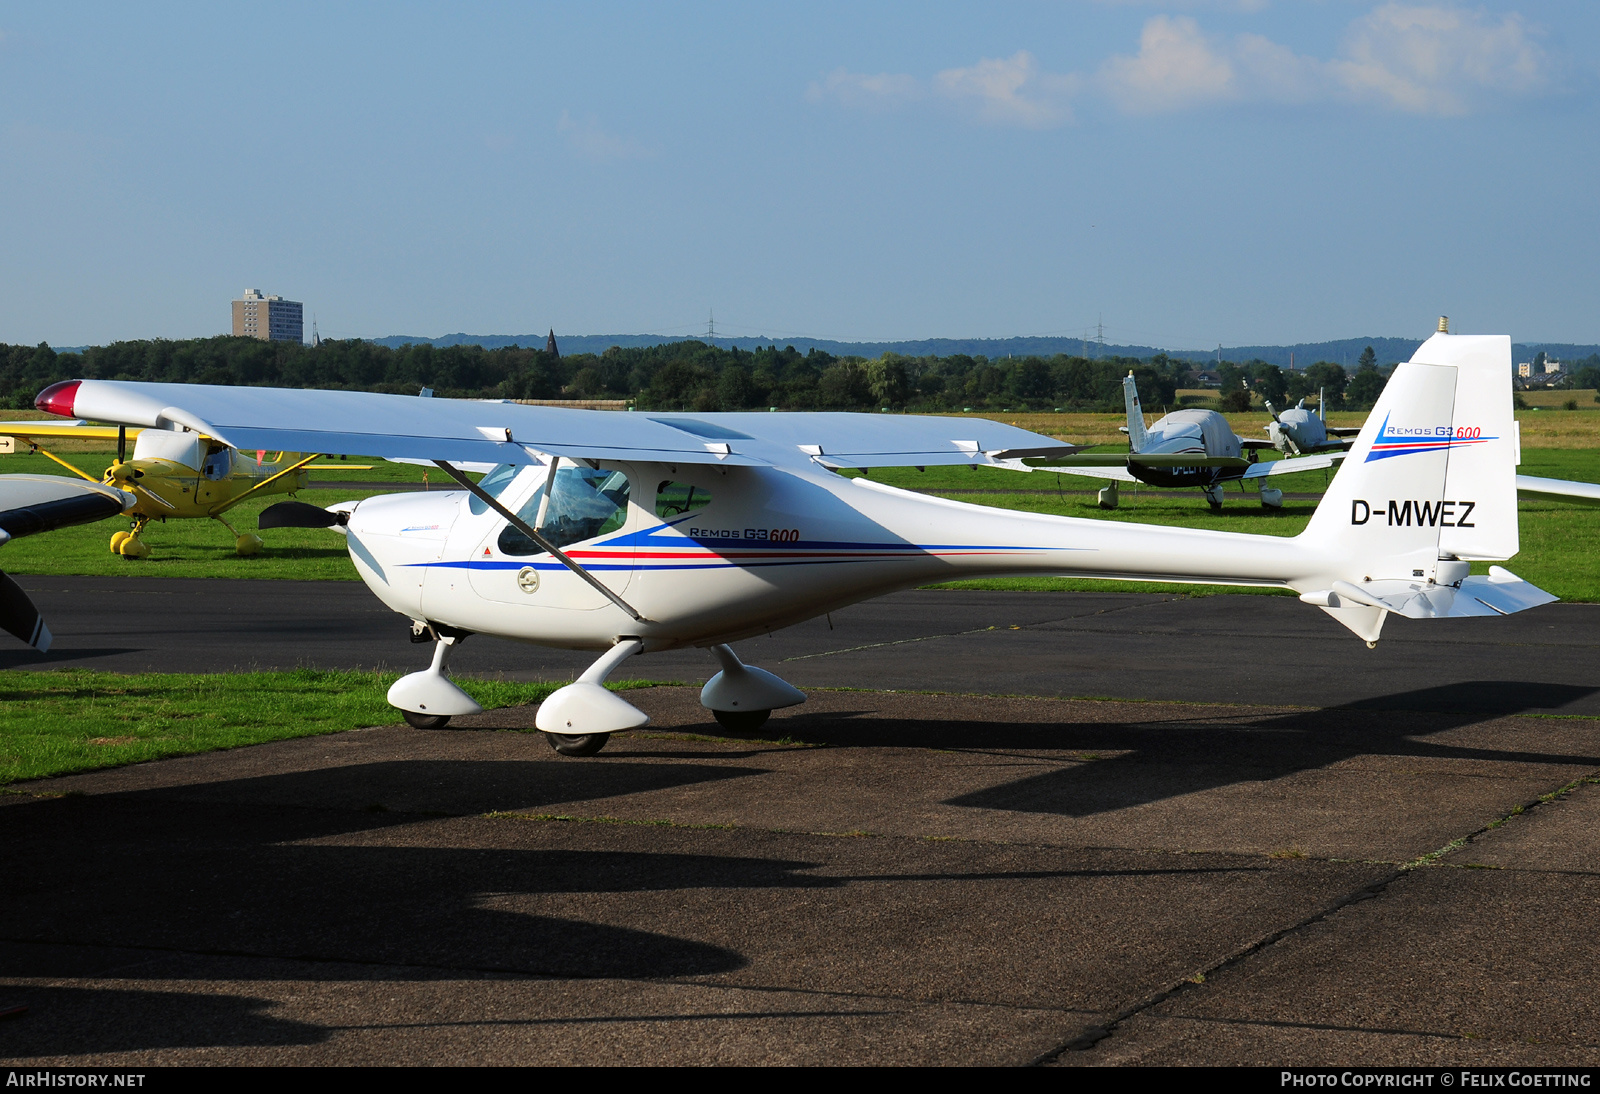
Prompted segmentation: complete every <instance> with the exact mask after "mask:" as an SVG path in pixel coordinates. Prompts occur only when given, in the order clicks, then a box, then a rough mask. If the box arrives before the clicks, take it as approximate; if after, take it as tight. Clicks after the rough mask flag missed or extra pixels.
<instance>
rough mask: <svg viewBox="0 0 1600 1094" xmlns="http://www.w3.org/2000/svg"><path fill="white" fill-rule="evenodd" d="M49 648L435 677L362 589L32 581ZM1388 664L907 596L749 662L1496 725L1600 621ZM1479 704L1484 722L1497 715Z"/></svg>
mask: <svg viewBox="0 0 1600 1094" xmlns="http://www.w3.org/2000/svg"><path fill="white" fill-rule="evenodd" d="M17 581H18V583H19V584H20V585H22V587H23V588H24V589H25V590H27V592H28V594H29V595H30V596H31V597H32V598H33V600H34V602H35V603H36V604H38V606H39V609H40V611H42V612H43V613H44V616H45V619H46V621H47V622H48V623H49V625H50V629H51V631H52V633H53V634H54V635H55V643H54V645H53V646H52V647H51V650H50V652H49V653H48V654H46V655H42V656H41V655H40V654H37V653H35V652H34V651H32V650H28V649H26V648H23V647H20V646H17V645H16V644H14V643H13V644H10V645H8V646H7V647H6V648H4V649H3V650H0V668H29V667H40V666H60V667H66V666H78V667H83V668H95V669H105V670H108V671H113V672H240V671H253V670H261V669H292V668H296V667H299V666H308V667H314V668H386V669H391V670H399V671H411V670H412V669H417V668H422V667H425V666H426V664H427V662H428V658H429V657H430V655H431V648H430V647H429V646H427V645H414V644H412V643H411V641H410V638H409V632H410V620H408V619H406V618H404V617H402V616H400V615H397V614H396V613H394V612H392V611H390V610H389V609H387V608H385V607H384V606H383V605H382V604H381V603H379V602H378V600H377V599H376V598H375V597H374V596H373V595H372V594H371V593H370V592H368V591H367V589H366V587H365V586H364V585H361V584H359V583H355V582H333V581H306V582H295V581H226V580H204V579H181V578H180V579H173V578H121V577H33V576H27V575H20V576H18V578H17ZM1383 634H1384V636H1383V639H1382V641H1380V642H1379V643H1378V647H1377V648H1376V649H1372V650H1369V649H1367V648H1366V646H1365V644H1364V643H1362V642H1361V641H1360V640H1358V639H1356V638H1355V637H1354V636H1352V635H1351V634H1350V633H1349V632H1348V631H1346V630H1345V629H1344V628H1343V627H1341V626H1340V625H1339V624H1337V623H1335V622H1334V621H1333V620H1332V619H1330V618H1329V617H1328V616H1327V615H1326V614H1325V613H1324V612H1322V611H1321V610H1320V609H1317V608H1314V607H1310V606H1308V605H1305V604H1301V603H1300V602H1299V601H1297V600H1295V599H1294V598H1292V597H1279V596H1255V595H1222V596H1207V597H1193V598H1189V597H1182V596H1171V595H1164V594H1149V593H1104V594H1099V593H1015V592H980V591H971V590H930V591H916V592H905V593H898V594H895V595H892V596H886V597H880V598H878V599H876V600H871V601H867V602H866V603H863V604H859V605H856V606H854V607H850V608H847V609H845V610H843V611H838V612H834V613H832V615H831V616H827V617H824V618H821V619H815V620H811V621H810V622H807V623H803V624H800V625H799V626H794V627H789V628H787V629H785V630H782V631H779V632H777V633H776V634H773V635H771V636H767V637H761V638H755V639H751V640H749V641H745V642H741V643H738V644H737V649H738V651H739V654H740V656H741V657H743V658H744V659H745V660H746V661H747V662H749V663H750V664H755V665H761V666H764V667H766V668H768V669H770V670H772V671H774V672H777V673H778V674H779V675H780V676H782V677H784V678H785V679H787V680H789V681H791V682H792V683H794V684H795V685H796V686H798V687H801V688H805V687H853V688H867V689H872V690H905V691H937V692H966V693H973V694H983V695H1037V696H1052V697H1114V698H1123V699H1159V700H1173V701H1179V702H1206V703H1258V704H1283V703H1288V704H1297V705H1306V706H1318V707H1328V706H1346V705H1352V704H1377V705H1378V706H1380V707H1383V708H1385V709H1395V708H1398V707H1403V708H1407V709H1445V710H1457V709H1473V710H1476V709H1493V710H1504V711H1512V710H1516V711H1522V710H1529V711H1545V712H1559V713H1563V714H1584V715H1594V716H1600V671H1597V665H1600V605H1588V604H1559V603H1558V604H1553V605H1549V606H1547V607H1543V608H1539V609H1536V610H1533V611H1528V612H1523V613H1520V614H1518V615H1514V616H1509V617H1506V618H1489V619H1457V620H1425V621H1416V620H1409V619H1403V618H1400V617H1397V616H1391V617H1390V618H1389V621H1388V622H1387V623H1386V624H1385V626H1384V632H1383ZM592 659H593V655H591V654H585V653H577V652H573V651H567V650H552V649H546V648H543V647H539V646H530V645H524V644H521V643H517V642H509V641H506V640H503V639H497V638H488V637H484V636H474V637H472V638H470V639H468V640H467V641H466V642H465V643H463V644H462V645H461V647H460V648H459V650H458V652H456V653H455V654H454V655H453V657H452V661H451V668H452V671H454V672H456V673H458V674H461V675H464V676H471V675H484V676H501V677H504V678H507V679H515V680H570V679H572V678H573V677H574V676H576V675H577V674H578V673H580V672H582V671H583V669H584V668H585V667H587V666H588V664H589V662H590V661H591V660H592ZM716 669H717V666H716V662H715V661H714V660H713V659H712V658H711V657H710V655H709V654H707V653H705V652H704V651H701V650H680V651H673V652H669V653H662V654H651V655H647V656H644V657H638V658H635V659H633V660H631V661H629V662H625V663H624V665H623V666H622V667H621V669H619V670H618V671H617V672H616V673H615V674H613V677H612V678H613V679H616V680H625V679H646V680H656V681H676V682H682V683H703V682H704V681H705V680H706V679H707V678H708V677H709V676H710V675H711V674H713V673H714V672H716ZM1486 704H1487V706H1486Z"/></svg>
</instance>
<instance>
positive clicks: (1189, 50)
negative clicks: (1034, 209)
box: [1097, 3, 1546, 114]
mask: <svg viewBox="0 0 1600 1094" xmlns="http://www.w3.org/2000/svg"><path fill="white" fill-rule="evenodd" d="M1544 70H1545V59H1544V53H1543V51H1542V50H1541V49H1540V48H1539V46H1538V45H1537V44H1536V43H1535V42H1534V41H1533V39H1532V38H1531V36H1530V34H1529V31H1528V28H1527V27H1526V26H1525V25H1524V24H1523V22H1522V20H1521V18H1520V17H1518V16H1516V15H1508V16H1506V17H1505V18H1503V19H1501V20H1500V21H1499V22H1498V23H1496V22H1494V21H1492V20H1491V19H1490V17H1488V16H1487V15H1485V14H1484V13H1482V12H1478V11H1465V10H1463V9H1460V8H1456V7H1452V6H1444V5H1412V4H1399V3H1390V4H1384V5H1383V6H1381V7H1378V8H1376V9H1374V10H1373V11H1371V12H1369V13H1368V14H1367V15H1365V16H1363V17H1362V18H1360V19H1357V20H1356V21H1355V22H1354V23H1353V24H1351V26H1350V29H1349V31H1348V32H1347V34H1346V37H1345V42H1344V47H1343V50H1342V55H1341V56H1339V57H1337V58H1334V59H1332V60H1322V59H1319V58H1316V57H1307V56H1304V55H1302V54H1297V53H1295V52H1294V51H1293V50H1291V49H1289V48H1288V47H1286V46H1282V45H1279V44H1278V43H1276V42H1273V41H1272V40H1270V39H1268V38H1263V37H1261V36H1260V35H1257V34H1240V35H1237V36H1235V37H1233V38H1220V37H1213V36H1209V35H1207V34H1205V33H1203V32H1202V31H1201V29H1200V26H1199V24H1198V23H1196V22H1195V20H1193V19H1191V18H1188V17H1176V18H1174V17H1170V16H1164V15H1158V16H1155V17H1154V18H1152V19H1150V20H1148V21H1147V22H1146V23H1145V25H1144V30H1143V32H1142V33H1141V34H1140V37H1139V52H1138V54H1136V55H1134V56H1125V55H1124V56H1117V57H1112V58H1111V59H1110V60H1108V61H1107V62H1106V63H1105V64H1104V65H1103V66H1101V69H1100V72H1099V74H1098V76H1097V84H1098V86H1099V87H1100V89H1101V90H1102V91H1104V92H1105V94H1107V95H1108V96H1109V97H1110V98H1111V99H1112V101H1113V102H1115V103H1116V104H1117V105H1118V106H1120V107H1121V108H1122V109H1123V110H1125V111H1127V112H1129V113H1155V112H1159V111H1170V110H1180V109H1185V108H1189V107H1195V106H1202V105H1205V104H1208V103H1215V102H1224V101H1243V102H1268V103H1308V102H1317V101H1325V102H1337V101H1356V102H1366V103H1372V104H1376V105H1380V106H1386V107H1389V108H1391V109H1395V110H1400V111H1404V112H1407V113H1412V114H1462V113H1465V112H1466V111H1467V110H1468V109H1469V108H1470V107H1471V105H1473V103H1475V102H1476V101H1478V100H1480V99H1481V98H1483V97H1484V96H1485V94H1502V95H1503V94H1522V93H1527V92H1530V91H1535V90H1537V89H1538V88H1540V87H1541V86H1542V85H1543V84H1544V83H1545V82H1546V77H1545V75H1544Z"/></svg>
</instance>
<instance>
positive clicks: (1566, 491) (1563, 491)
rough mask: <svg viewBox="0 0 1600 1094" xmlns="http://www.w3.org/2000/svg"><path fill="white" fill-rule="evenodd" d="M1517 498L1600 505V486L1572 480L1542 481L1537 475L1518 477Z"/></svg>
mask: <svg viewBox="0 0 1600 1094" xmlns="http://www.w3.org/2000/svg"><path fill="white" fill-rule="evenodd" d="M1517 496H1518V497H1519V498H1535V499H1538V500H1540V501H1572V502H1577V503H1578V504H1579V505H1600V484H1596V483H1592V482H1573V481H1571V480H1570V479H1542V478H1539V477H1538V476H1537V475H1518V476H1517Z"/></svg>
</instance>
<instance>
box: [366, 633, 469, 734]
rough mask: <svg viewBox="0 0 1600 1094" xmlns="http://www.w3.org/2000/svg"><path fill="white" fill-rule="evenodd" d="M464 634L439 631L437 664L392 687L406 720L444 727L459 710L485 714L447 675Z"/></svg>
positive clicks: (391, 694)
mask: <svg viewBox="0 0 1600 1094" xmlns="http://www.w3.org/2000/svg"><path fill="white" fill-rule="evenodd" d="M465 638H466V635H464V634H453V635H450V636H448V637H446V636H444V635H439V636H438V637H437V639H436V640H435V641H434V644H433V664H431V665H429V666H428V667H427V668H425V669H423V670H422V671H421V672H413V673H412V674H411V675H410V676H402V677H400V679H398V680H396V681H395V682H394V686H393V687H391V688H390V689H389V705H390V706H396V707H399V708H400V713H401V715H402V716H403V717H404V718H405V720H406V724H408V725H411V726H415V727H416V728H417V729H443V728H444V727H445V725H446V724H448V723H449V721H450V719H451V718H452V717H453V716H454V715H457V714H482V713H483V708H482V707H480V706H479V705H478V704H477V703H476V702H475V701H474V700H473V698H472V696H470V695H468V694H467V693H466V692H464V691H462V690H461V689H460V688H458V687H457V686H456V685H455V683H454V682H453V681H452V680H451V679H450V678H449V677H448V676H446V675H445V671H444V670H445V666H446V665H448V664H449V662H450V653H451V651H452V650H454V649H455V646H456V643H458V642H460V641H462V640H463V639H465Z"/></svg>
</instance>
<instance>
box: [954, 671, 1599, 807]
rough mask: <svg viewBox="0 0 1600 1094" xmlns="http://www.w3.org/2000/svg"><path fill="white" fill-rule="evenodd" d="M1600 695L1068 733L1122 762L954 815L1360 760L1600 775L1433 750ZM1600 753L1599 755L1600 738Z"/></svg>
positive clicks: (1441, 696) (1077, 745)
mask: <svg viewBox="0 0 1600 1094" xmlns="http://www.w3.org/2000/svg"><path fill="white" fill-rule="evenodd" d="M1595 690H1596V689H1594V688H1584V687H1576V686H1571V685H1557V684H1525V683H1517V682H1510V681H1498V682H1487V683H1481V684H1471V685H1449V686H1447V687H1439V688H1423V689H1419V690H1417V691H1410V692H1404V693H1400V694H1397V695H1389V696H1382V697H1379V698H1373V699H1368V700H1363V701H1361V702H1358V703H1353V704H1350V705H1348V706H1342V707H1331V708H1325V709H1321V710H1311V711H1300V712H1295V713H1291V714H1283V715H1278V716H1274V717H1268V718H1263V719H1259V720H1252V721H1250V722H1248V723H1243V724H1232V725H1217V724H1215V723H1214V721H1211V720H1207V721H1202V722H1200V723H1199V724H1195V723H1191V722H1188V721H1178V722H1171V721H1163V722H1159V723H1151V724H1149V725H1143V726H1140V725H1126V724H1123V725H1116V726H1108V725H1101V726H1084V725H1077V726H1062V727H1060V729H1061V730H1062V731H1063V732H1062V735H1061V738H1060V739H1059V743H1057V744H1056V746H1055V747H1057V748H1070V749H1092V750H1097V751H1106V752H1118V753H1121V754H1120V755H1117V756H1114V757H1111V758H1108V759H1103V760H1097V761H1095V762H1092V763H1085V764H1079V765H1076V766H1074V767H1070V768H1063V769H1060V770H1056V771H1051V772H1047V773H1045V774H1041V775H1034V776H1031V777H1029V778H1025V779H1019V780H1017V781H1016V782H1012V783H1008V784H1005V785H1003V786H996V787H990V788H987V789H984V790H980V791H977V792H975V793H971V794H964V795H961V796H960V797H956V798H952V799H950V800H949V801H948V802H947V804H949V805H961V806H972V807H976V808H981V809H1007V810H1015V811H1020V812H1030V813H1054V814H1058V815H1061V816H1090V815H1093V814H1096V813H1104V812H1110V811H1112V810H1117V809H1127V808H1130V807H1133V806H1139V805H1147V804H1151V803H1153V802H1157V801H1162V800H1165V799H1168V798H1175V797H1179V796H1182V795H1185V794H1193V793H1196V792H1199V791H1204V790H1215V789H1218V788H1219V787H1223V786H1230V785H1233V784H1235V783H1240V782H1264V781H1268V780H1271V779H1278V778H1283V777H1285V776H1288V775H1294V774H1298V773H1299V772H1302V771H1309V770H1312V769H1315V768H1322V767H1328V766H1330V765H1332V764H1336V763H1340V762H1342V761H1344V760H1349V759H1353V758H1355V757H1357V756H1414V757H1418V758H1434V759H1458V760H1488V761H1496V762H1502V763H1536V764H1559V765H1572V764H1583V765H1589V766H1597V765H1600V756H1581V755H1573V754H1571V753H1543V752H1528V751H1511V750H1501V749H1492V748H1471V747H1462V746H1457V745H1448V744H1440V743H1435V742H1433V741H1429V740H1428V739H1427V737H1428V736H1429V735H1431V734H1435V733H1441V732H1444V731H1446V730H1450V729H1456V728H1459V727H1461V726H1467V725H1473V724H1476V723H1479V722H1485V721H1489V720H1492V719H1495V718H1503V717H1508V716H1511V715H1515V714H1520V713H1523V712H1525V711H1527V710H1529V709H1546V708H1549V707H1550V706H1553V705H1564V704H1565V703H1568V702H1573V701H1576V700H1577V699H1581V698H1584V697H1586V696H1588V695H1590V694H1591V693H1593V692H1594V691H1595ZM1554 700H1560V702H1559V703H1557V702H1554ZM1208 723H1209V724H1208ZM1595 747H1596V751H1597V752H1600V737H1597V738H1596V741H1595Z"/></svg>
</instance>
